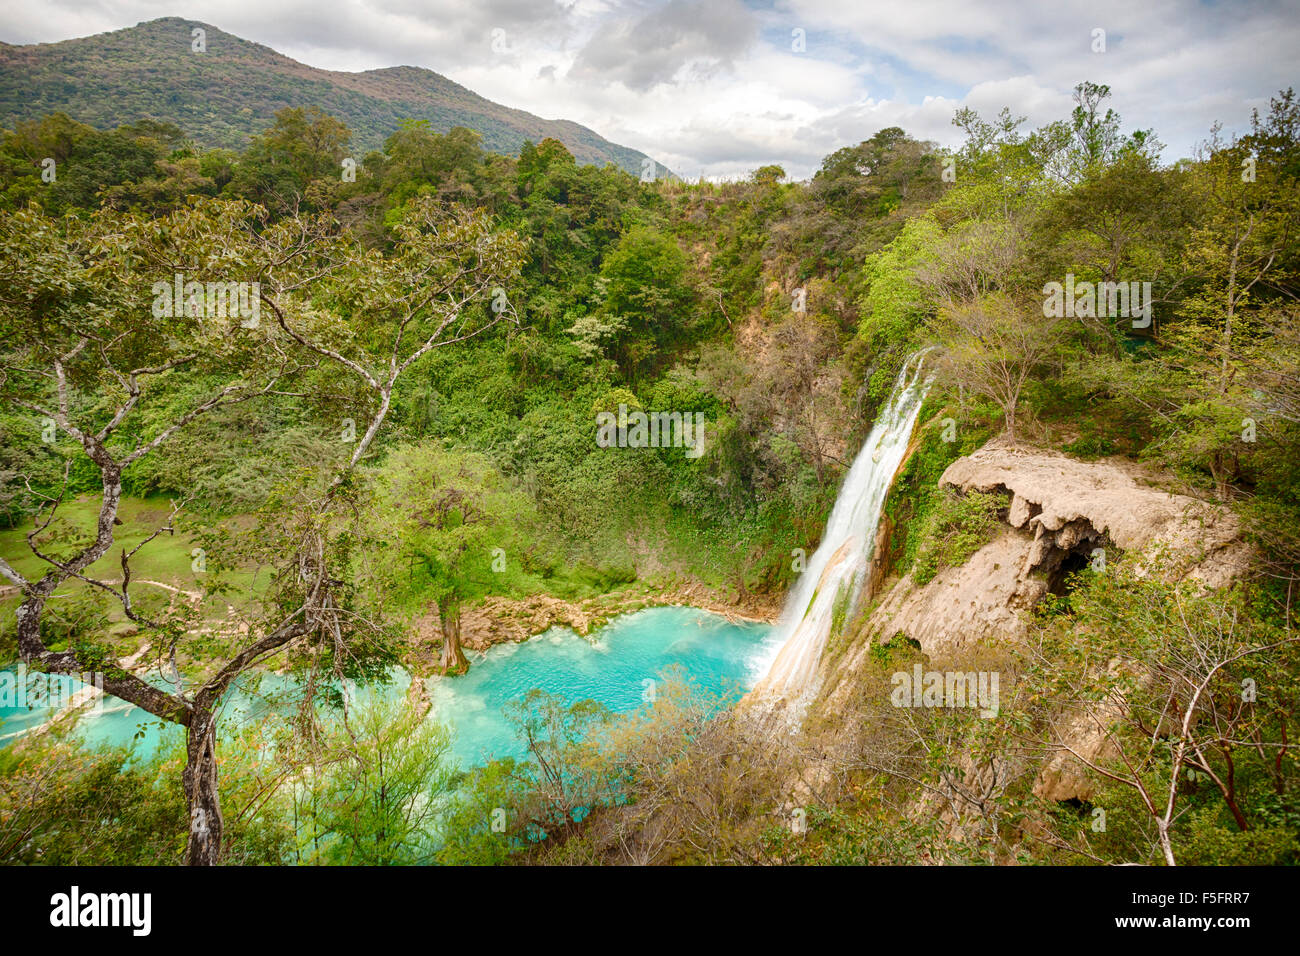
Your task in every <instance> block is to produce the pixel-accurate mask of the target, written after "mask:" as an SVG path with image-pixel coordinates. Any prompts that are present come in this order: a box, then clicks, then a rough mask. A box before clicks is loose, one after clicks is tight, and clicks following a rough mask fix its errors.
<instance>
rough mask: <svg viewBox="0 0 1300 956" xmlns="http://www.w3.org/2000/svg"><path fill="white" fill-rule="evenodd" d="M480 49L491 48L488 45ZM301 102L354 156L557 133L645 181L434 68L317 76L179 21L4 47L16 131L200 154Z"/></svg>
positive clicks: (8, 120) (591, 157)
mask: <svg viewBox="0 0 1300 956" xmlns="http://www.w3.org/2000/svg"><path fill="white" fill-rule="evenodd" d="M196 30H198V31H201V32H202V37H201V39H200V38H199V37H197V36H195V31H196ZM483 43H484V49H485V51H486V50H487V49H488V43H489V38H487V37H484V40H483ZM199 44H201V46H202V49H196V45H199ZM304 103H311V104H313V105H315V106H317V107H319V108H320V109H322V110H323V111H324V112H326V113H329V114H330V115H331V116H335V117H337V118H338V119H340V120H342V121H344V122H345V123H347V124H348V126H349V127H350V128H351V129H352V131H353V143H352V146H353V149H355V150H356V151H357V156H356V158H357V159H358V160H359V159H360V157H361V155H362V154H364V153H366V152H369V151H370V150H372V149H378V148H379V147H380V146H381V145H382V144H383V142H384V140H385V139H386V138H387V137H388V135H389V134H390V133H392V132H393V131H394V130H396V129H397V128H398V126H399V125H400V124H401V122H402V121H403V120H411V119H414V120H424V121H426V122H427V123H428V124H429V126H430V127H431V128H432V129H433V130H434V131H435V132H439V133H445V132H447V131H448V130H450V129H452V128H453V127H456V126H464V127H468V128H470V129H474V130H476V131H477V132H478V133H479V134H480V136H481V137H482V140H483V146H484V148H485V149H487V150H489V151H491V152H496V153H502V154H505V155H511V156H513V155H517V154H518V152H519V147H520V146H522V145H523V143H524V141H525V140H532V141H533V142H540V141H541V140H543V139H545V138H547V137H551V138H554V139H557V140H559V141H560V142H562V143H564V145H565V146H566V147H567V148H568V149H569V150H570V151H571V152H572V153H573V155H574V156H575V157H576V158H577V159H578V161H579V162H580V163H592V164H594V165H597V166H603V165H604V164H605V163H613V164H614V165H615V166H618V167H619V168H620V169H626V170H628V171H630V172H634V173H636V174H638V175H639V174H640V172H641V168H642V164H643V162H645V161H646V156H645V155H644V154H643V153H641V152H639V151H637V150H635V149H630V148H628V147H626V146H620V145H619V144H617V143H611V142H609V141H608V140H606V139H604V138H602V137H601V136H599V135H597V134H596V133H594V132H592V131H591V130H589V129H587V128H586V127H585V126H580V125H579V124H577V123H572V122H569V121H567V120H545V119H542V118H541V117H538V116H533V115H532V114H531V113H526V112H524V111H523V110H516V109H510V108H509V107H506V106H502V105H501V104H499V103H493V102H492V101H491V100H487V99H484V98H483V97H481V96H479V95H478V94H477V93H474V92H473V91H471V90H467V89H466V88H465V87H463V86H460V85H459V84H457V83H453V82H452V81H451V80H449V79H447V78H446V77H445V76H441V75H439V74H437V73H434V72H433V71H432V70H425V69H421V68H419V67H413V66H396V67H389V68H386V69H382V70H367V71H365V72H363V73H344V72H336V71H331V70H319V69H316V68H315V67H310V66H307V65H306V64H304V63H298V62H297V61H295V60H291V59H289V58H288V57H286V56H282V55H281V54H279V53H276V52H275V51H274V50H272V49H270V48H269V47H265V46H262V45H261V44H260V43H251V42H249V41H248V40H242V39H240V38H239V37H237V36H232V35H231V34H229V33H226V32H224V31H222V30H219V29H217V28H216V27H213V26H209V25H208V24H206V23H200V22H198V21H191V20H183V19H181V18H179V17H163V18H160V19H158V20H149V21H147V22H145V23H140V24H137V25H136V26H134V27H130V28H128V29H125V30H115V31H113V32H112V33H102V34H98V35H96V36H91V37H82V38H79V39H76V40H64V41H62V42H59V43H41V44H34V45H31V46H14V45H12V44H8V43H0V125H2V126H5V127H8V128H12V127H14V126H15V124H18V123H23V122H30V121H34V120H39V119H40V118H41V117H43V116H46V115H48V114H50V113H54V112H61V113H67V114H68V115H69V116H71V117H73V118H74V119H76V120H79V121H80V122H82V123H87V124H89V125H91V126H94V127H95V128H96V129H101V130H111V129H113V128H115V127H118V126H122V125H125V124H131V123H138V122H141V121H143V120H155V121H159V122H167V123H174V124H176V125H178V126H180V127H182V128H183V129H184V131H185V134H186V135H187V136H188V137H189V138H191V139H192V140H193V141H194V142H195V143H197V144H198V145H200V146H203V147H207V148H214V147H221V148H225V149H243V148H244V147H246V146H247V145H248V143H249V140H250V139H251V138H252V137H253V136H254V135H256V134H258V133H260V132H261V131H262V130H263V129H265V127H266V126H267V125H269V124H270V123H271V122H272V120H273V119H274V117H275V114H276V113H277V112H278V111H280V110H282V109H284V108H286V107H290V106H298V105H301V104H304ZM660 172H663V170H662V169H661V170H660Z"/></svg>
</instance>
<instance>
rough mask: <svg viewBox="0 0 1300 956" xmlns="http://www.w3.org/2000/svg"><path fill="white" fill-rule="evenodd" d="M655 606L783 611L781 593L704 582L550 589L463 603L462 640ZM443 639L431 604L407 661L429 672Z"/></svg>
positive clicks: (598, 619)
mask: <svg viewBox="0 0 1300 956" xmlns="http://www.w3.org/2000/svg"><path fill="white" fill-rule="evenodd" d="M649 607H697V608H700V609H701V610H705V611H712V612H713V613H715V614H721V615H723V616H725V617H727V618H730V619H732V620H736V621H757V622H762V623H773V622H775V621H776V619H777V618H778V617H779V616H780V614H781V599H780V598H779V597H777V596H775V595H770V594H751V593H746V594H743V595H738V594H736V593H735V592H734V591H733V592H730V593H727V592H723V591H720V590H717V589H715V588H710V587H707V586H705V585H702V584H699V583H687V584H673V585H669V586H667V587H651V586H645V585H643V586H634V587H631V588H625V589H623V590H621V591H613V592H610V593H608V594H601V595H598V596H596V597H592V598H586V599H583V600H579V601H570V600H565V599H563V598H557V597H554V596H552V595H549V594H533V595H529V596H528V597H524V598H506V597H497V596H493V597H488V598H485V599H483V600H482V601H480V602H479V603H478V604H474V605H469V606H466V607H464V608H462V610H461V619H460V638H461V645H462V646H463V647H465V648H466V649H468V650H472V651H478V652H480V653H482V652H484V651H486V650H487V649H488V648H490V647H491V646H492V645H494V644H506V643H516V644H518V643H522V642H523V641H526V640H528V639H529V638H531V637H535V636H536V635H538V634H541V633H542V632H543V631H545V630H547V629H548V628H551V627H556V626H562V627H567V628H570V629H572V630H573V631H575V632H576V633H578V634H580V635H582V636H583V637H586V636H588V635H589V634H591V633H592V632H593V631H595V630H597V629H599V628H600V627H601V626H603V625H604V624H606V623H607V622H608V621H609V620H610V619H612V618H614V617H617V616H618V615H620V614H629V613H631V612H633V611H640V610H643V609H645V608H649ZM441 644H442V631H441V627H440V621H439V618H438V612H437V610H436V609H431V610H430V611H429V612H428V613H427V614H424V615H421V616H420V617H419V618H417V619H416V620H415V621H414V622H413V623H412V626H411V630H410V636H409V640H408V647H407V653H406V654H405V655H404V662H405V663H406V665H407V666H408V667H409V668H410V669H411V670H412V672H414V673H415V674H418V675H420V676H427V675H429V674H431V673H433V672H434V668H435V665H436V664H437V660H438V651H439V648H440V647H441Z"/></svg>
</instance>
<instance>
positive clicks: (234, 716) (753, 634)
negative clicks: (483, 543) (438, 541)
mask: <svg viewBox="0 0 1300 956" xmlns="http://www.w3.org/2000/svg"><path fill="white" fill-rule="evenodd" d="M773 632H774V629H773V628H772V627H770V626H769V625H767V624H760V623H751V622H733V621H730V620H728V619H727V618H726V617H723V616H722V615H720V614H714V613H711V612H709V611H702V610H699V609H697V608H689V607H656V608H648V609H646V610H643V611H637V612H635V613H632V614H626V615H623V616H621V617H618V618H615V619H614V620H612V621H610V622H609V623H608V624H607V625H606V626H605V627H603V628H601V629H600V630H598V631H596V632H593V633H592V634H591V635H589V636H588V637H586V638H583V637H580V636H578V635H577V634H576V633H574V632H573V631H571V630H569V629H567V628H560V627H556V628H551V629H550V630H548V631H545V632H544V633H542V634H539V635H537V636H535V637H533V638H532V639H531V640H529V641H526V642H524V643H522V644H503V645H496V646H494V647H492V648H490V649H489V650H488V651H487V652H486V653H484V654H476V655H472V656H471V666H470V669H469V672H468V673H467V674H464V675H462V676H459V677H434V678H429V679H428V680H427V681H426V684H425V686H426V690H427V692H428V695H429V699H430V701H431V702H432V708H431V711H430V714H429V718H428V719H431V720H437V721H440V722H442V723H444V724H446V725H447V726H448V727H449V728H450V729H451V731H452V734H453V744H452V752H453V755H454V756H455V757H456V758H457V761H458V762H459V764H460V765H461V766H462V767H470V766H478V765H481V764H483V763H486V762H487V761H488V760H490V759H492V758H493V757H507V756H513V757H520V756H523V754H524V749H523V746H522V744H520V743H519V741H517V740H516V739H515V737H514V733H513V730H512V728H511V726H510V724H509V723H508V721H507V720H506V717H505V714H504V708H505V707H506V705H508V704H509V703H510V702H512V701H516V700H519V699H521V698H523V697H524V695H525V694H527V693H528V692H529V691H530V690H532V689H534V688H540V689H541V690H543V691H546V692H548V693H550V694H554V695H556V696H558V697H560V698H562V699H564V700H565V702H566V703H574V702H576V701H579V700H585V699H592V700H595V701H597V702H599V703H601V704H603V705H604V706H606V707H608V708H609V709H610V710H611V711H614V712H616V713H623V712H626V711H630V710H634V709H636V708H637V707H640V706H642V705H643V704H645V703H646V700H647V698H648V697H649V696H650V694H651V692H653V691H654V690H655V689H657V682H658V681H660V680H661V679H662V675H663V674H664V673H665V672H666V671H668V670H670V669H672V668H680V669H681V670H682V671H683V672H684V674H685V675H686V676H687V677H689V678H691V679H692V680H693V681H694V683H695V684H696V685H697V686H699V687H700V688H701V689H703V690H705V691H709V692H714V693H721V694H728V695H730V696H732V697H736V696H739V694H741V693H743V692H744V691H746V690H748V689H749V688H751V687H752V686H753V685H754V683H755V682H756V681H757V680H758V679H759V678H760V677H761V676H762V674H761V673H759V670H760V669H761V667H762V665H763V664H764V663H765V662H766V661H767V660H768V659H770V652H771V651H772V650H773V648H772V646H771V645H772V641H773V639H774V633H773ZM14 673H15V672H14V669H13V668H9V669H8V671H7V673H0V747H4V746H7V745H9V744H11V743H13V742H14V740H16V739H18V738H19V737H21V736H22V735H24V734H26V733H29V732H30V731H32V730H33V729H35V728H37V727H39V726H40V725H42V724H44V723H45V722H46V721H47V720H49V719H50V717H51V716H52V714H53V712H54V711H55V710H56V709H57V708H51V707H50V706H47V705H45V704H44V703H43V701H45V700H47V699H48V698H47V697H43V696H42V694H41V693H39V692H37V693H32V692H31V691H32V690H33V689H35V688H37V687H40V686H41V682H44V681H47V680H48V678H45V677H44V676H42V675H29V676H28V690H29V692H28V693H27V694H26V695H25V697H24V699H21V700H20V699H18V695H16V694H15V693H14V692H13V691H14V688H15V684H16V681H15V678H14ZM392 676H393V680H392V681H391V683H389V684H387V685H380V686H374V687H367V688H360V689H358V692H357V694H356V699H358V700H364V699H365V698H366V697H370V696H379V697H383V698H396V697H399V696H405V695H406V694H407V692H408V691H409V689H410V681H411V678H410V675H409V674H408V673H407V672H406V671H404V670H401V669H400V668H398V669H395V670H394V672H393V675H392ZM62 680H63V681H64V682H65V683H64V685H62V687H61V688H60V689H62V690H63V699H64V700H66V697H67V690H66V689H65V688H67V687H68V685H69V683H70V688H71V690H74V691H75V690H76V689H77V688H79V687H80V686H82V685H81V684H80V682H78V681H75V680H74V679H70V678H64V679H62ZM652 681H653V682H656V683H655V684H651V683H650V682H652ZM292 684H293V682H292V679H291V678H287V677H282V676H280V675H276V674H262V675H260V678H254V679H251V680H246V681H245V682H244V683H243V684H242V685H240V686H238V687H236V688H233V689H232V690H231V692H230V693H229V694H228V695H227V697H226V700H225V701H224V702H223V706H222V727H223V729H226V730H229V729H231V728H232V726H238V725H239V724H240V723H241V722H246V721H249V720H256V719H258V718H259V717H260V716H261V715H262V714H264V713H265V711H266V709H267V708H268V707H269V706H274V705H273V704H271V703H269V702H268V701H270V700H272V699H273V698H274V697H275V696H276V692H277V691H291V690H292ZM45 686H46V687H48V685H45ZM254 687H255V688H256V690H255V692H254V689H253V688H254ZM55 696H56V697H57V695H55ZM76 733H77V734H78V735H79V736H80V737H81V738H82V739H83V740H84V741H85V742H86V743H87V744H88V745H90V746H122V747H129V748H131V750H132V752H133V753H135V754H137V755H140V756H146V755H148V754H151V753H153V752H155V751H156V749H157V748H158V746H159V743H160V742H161V741H162V740H163V739H164V737H168V738H169V739H170V737H171V735H179V734H180V733H181V729H180V728H179V727H175V726H165V725H163V724H162V723H161V722H160V721H158V720H157V719H156V718H154V717H153V716H151V715H150V714H148V713H146V712H144V711H142V710H139V709H138V708H136V707H133V706H132V705H130V704H127V703H125V702H123V701H120V700H118V699H116V698H113V697H105V698H104V699H103V704H102V706H101V707H99V708H97V709H94V708H92V710H91V712H89V713H87V714H85V715H84V716H82V717H81V718H80V720H79V721H78V724H77V728H76Z"/></svg>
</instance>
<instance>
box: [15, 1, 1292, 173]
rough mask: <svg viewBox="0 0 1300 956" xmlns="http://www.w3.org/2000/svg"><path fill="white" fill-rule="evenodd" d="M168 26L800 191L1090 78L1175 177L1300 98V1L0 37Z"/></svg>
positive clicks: (569, 9)
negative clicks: (451, 95)
mask: <svg viewBox="0 0 1300 956" xmlns="http://www.w3.org/2000/svg"><path fill="white" fill-rule="evenodd" d="M162 16H179V17H184V18H186V19H193V20H196V21H201V22H204V23H208V24H211V25H213V26H216V27H218V28H220V29H222V30H225V31H226V32H228V33H233V34H236V35H237V36H240V37H243V38H245V39H248V40H254V41H256V42H259V43H263V44H266V45H267V46H270V47H272V48H273V49H275V50H278V51H279V52H281V53H283V54H285V55H287V56H290V57H293V58H294V59H296V60H300V61H302V62H304V63H308V64H310V65H312V66H316V67H321V68H324V69H330V70H368V69H376V68H380V67H387V66H398V65H410V66H422V67H427V68H428V69H431V70H436V71H437V72H439V73H442V74H443V75H445V76H448V77H450V78H451V79H453V80H455V81H456V82H458V83H460V84H462V85H464V86H467V87H469V88H470V89H471V90H474V91H475V92H477V93H479V94H481V95H483V96H486V97H487V98H488V99H492V100H496V101H497V102H499V103H504V104H506V105H508V106H513V107H517V108H520V109H525V110H528V111H529V112H532V113H535V114H537V115H539V116H543V117H546V118H548V119H570V120H574V121H576V122H579V123H581V124H583V125H584V126H588V127H590V128H591V129H593V130H595V131H596V132H598V133H600V134H601V135H602V136H604V137H605V138H606V139H609V140H612V141H614V142H616V143H621V144H624V145H626V146H631V147H634V148H636V149H640V150H642V151H643V152H645V153H647V154H649V155H651V156H654V157H655V158H656V159H658V160H659V161H660V162H662V163H664V164H666V165H667V166H668V167H669V168H671V169H673V170H674V171H675V172H677V173H678V174H680V175H683V176H687V177H689V178H694V177H695V176H699V175H704V176H706V177H713V178H736V177H739V176H743V175H745V174H746V173H748V172H749V171H751V170H753V169H755V168H757V167H759V166H762V165H767V164H769V163H775V164H777V165H780V166H782V167H783V168H784V169H785V170H786V172H787V173H788V174H789V175H790V176H792V177H793V178H796V179H803V178H806V177H808V176H810V175H811V174H812V173H813V172H815V171H816V169H817V168H818V166H819V165H820V164H821V161H822V159H823V158H824V157H825V156H827V155H828V154H830V153H831V152H834V151H835V150H836V149H838V148H840V147H841V146H846V145H851V144H855V143H858V142H861V141H862V140H864V139H867V138H868V137H870V136H871V135H873V134H874V133H875V132H877V131H878V130H880V129H882V128H884V127H886V126H901V127H903V128H904V129H905V130H907V132H909V133H911V134H912V135H913V136H916V137H918V138H922V139H929V140H933V141H934V142H937V143H938V144H940V145H941V146H956V145H958V144H959V143H960V134H959V132H958V131H957V130H956V129H955V128H954V127H953V126H952V116H953V113H954V112H955V111H956V110H957V109H958V108H960V107H962V106H971V107H974V108H975V109H977V110H979V111H981V112H983V113H984V114H985V115H987V116H992V115H994V114H996V113H997V112H998V111H999V110H1000V109H1001V108H1002V107H1004V106H1006V107H1009V108H1010V109H1011V110H1012V112H1013V113H1014V114H1016V115H1019V116H1025V117H1026V118H1027V124H1026V127H1027V128H1029V129H1032V128H1034V127H1037V126H1040V125H1042V124H1044V123H1047V122H1050V121H1052V120H1055V119H1062V118H1066V117H1068V115H1069V112H1070V109H1071V108H1072V106H1073V103H1072V100H1071V91H1072V90H1073V88H1074V86H1075V85H1076V84H1077V83H1079V82H1080V81H1082V80H1091V81H1093V82H1096V83H1105V84H1107V85H1109V86H1110V88H1111V90H1112V97H1111V106H1112V107H1113V108H1114V109H1115V110H1116V112H1118V113H1119V114H1120V115H1121V117H1122V118H1123V126H1124V129H1125V130H1126V131H1128V130H1131V129H1137V128H1144V129H1145V128H1153V129H1155V131H1156V134H1157V136H1158V137H1159V139H1160V140H1161V141H1162V142H1163V143H1165V144H1166V149H1165V152H1164V159H1165V160H1167V161H1171V162H1172V161H1174V160H1176V159H1179V158H1181V157H1185V156H1191V155H1192V154H1193V151H1194V149H1195V147H1196V145H1197V144H1198V143H1200V142H1202V141H1203V140H1205V139H1206V138H1207V136H1208V135H1209V132H1210V128H1211V125H1212V124H1213V123H1215V122H1216V121H1219V122H1222V124H1223V127H1224V131H1225V133H1232V132H1244V131H1246V130H1247V129H1248V127H1249V122H1250V111H1251V109H1252V108H1259V109H1261V111H1263V110H1266V109H1267V107H1268V100H1269V97H1270V95H1275V94H1276V93H1277V92H1278V91H1279V90H1281V89H1284V88H1286V87H1288V86H1295V85H1300V75H1298V74H1300V69H1298V68H1297V63H1298V62H1300V57H1298V56H1297V54H1298V53H1300V0H1232V2H1198V0H1118V2H1115V0H1056V2H1053V0H1024V2H1021V0H1004V2H993V0H970V2H957V0H889V2H877V0H283V2H280V0H193V2H189V0H25V2H17V3H10V4H6V5H4V7H3V9H0V39H3V40H4V41H6V42H9V43H41V42H53V41H57V40H65V39H69V38H71V37H79V36H89V35H91V34H94V33H102V32H104V31H107V30H114V29H120V28H122V27H128V26H133V25H135V24H136V23H139V22H141V21H144V20H151V19H154V18H156V17H162Z"/></svg>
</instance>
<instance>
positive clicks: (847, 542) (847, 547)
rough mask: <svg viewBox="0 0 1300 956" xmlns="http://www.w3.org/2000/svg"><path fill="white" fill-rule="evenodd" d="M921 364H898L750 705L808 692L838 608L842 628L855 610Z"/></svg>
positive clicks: (917, 403) (925, 382)
mask: <svg viewBox="0 0 1300 956" xmlns="http://www.w3.org/2000/svg"><path fill="white" fill-rule="evenodd" d="M924 357H925V352H918V353H917V354H915V355H913V356H911V357H910V358H909V359H908V360H907V361H906V362H905V363H903V369H902V371H901V372H899V373H898V380H897V381H896V382H895V383H894V391H893V393H892V394H891V395H890V396H889V402H888V404H887V405H886V406H885V408H884V409H882V410H881V412H880V415H879V416H878V417H877V418H876V423H875V425H874V426H873V427H872V429H871V434H870V435H868V436H867V440H866V443H865V444H864V445H863V446H862V451H860V452H859V453H858V457H857V459H856V460H855V461H854V462H853V467H852V468H850V469H849V474H848V477H846V478H845V479H844V486H843V487H842V488H841V489H840V494H839V497H838V498H837V499H836V501H835V507H834V509H832V511H831V517H830V520H829V521H827V522H826V533H825V534H823V535H822V542H821V544H820V545H819V546H818V548H817V551H816V552H815V553H814V554H813V556H812V558H811V559H810V560H809V562H808V567H807V569H806V570H805V571H804V572H803V574H802V575H801V576H800V577H799V580H798V582H797V583H796V584H795V587H794V590H793V591H791V592H790V596H789V598H788V599H787V600H786V605H785V611H784V613H783V614H782V615H781V622H780V624H779V625H777V634H778V637H779V639H780V640H779V643H777V644H776V646H777V647H779V648H780V649H779V650H778V651H777V652H776V655H775V659H773V660H772V661H771V662H770V666H768V667H766V668H765V670H766V673H767V676H766V677H764V678H763V679H762V680H761V681H759V683H758V685H757V686H756V687H755V688H754V690H753V696H754V697H756V698H761V697H777V698H783V699H785V700H787V701H795V700H797V699H798V698H800V697H802V696H804V695H807V694H808V693H810V692H811V691H812V690H814V688H813V687H812V679H813V675H814V674H816V672H817V665H818V662H819V661H820V660H821V656H822V651H823V650H824V649H825V647H826V640H827V638H828V637H829V636H830V632H831V626H832V624H833V623H834V622H835V618H836V616H837V615H836V611H837V605H838V609H839V612H840V613H839V616H840V618H841V620H840V623H841V624H842V623H843V622H844V621H846V620H847V619H848V618H849V617H851V616H852V614H853V613H854V611H855V610H856V605H857V603H858V600H859V598H860V595H861V594H862V590H863V586H864V584H865V579H866V575H867V571H868V568H869V567H870V564H871V557H872V551H873V550H874V548H875V542H876V528H877V526H878V525H879V523H880V515H881V512H882V510H883V509H884V506H885V498H886V496H888V494H889V488H890V486H891V485H892V484H893V482H894V474H895V472H897V471H898V467H899V465H900V464H901V463H902V461H903V455H904V454H905V453H906V451H907V445H908V442H909V441H911V438H912V429H913V427H914V426H915V425H916V418H917V416H918V415H919V414H920V413H921V405H922V403H923V402H924V401H925V394H926V392H928V391H929V388H930V381H931V378H930V376H928V375H926V376H924V377H922V374H921V364H922V360H923V358H924ZM774 643H776V642H774Z"/></svg>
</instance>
